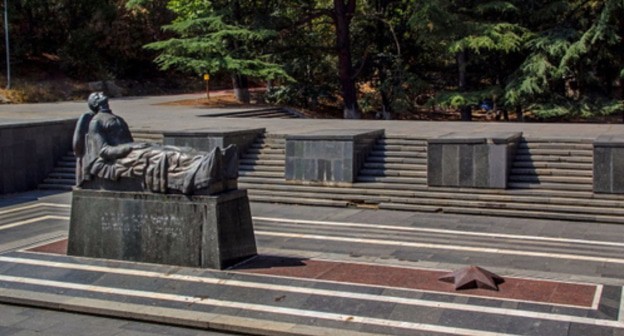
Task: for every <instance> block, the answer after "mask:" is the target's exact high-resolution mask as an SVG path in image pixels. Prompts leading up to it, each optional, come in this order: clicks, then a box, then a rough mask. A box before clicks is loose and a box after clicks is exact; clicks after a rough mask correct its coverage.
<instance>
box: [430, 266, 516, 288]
mask: <svg viewBox="0 0 624 336" xmlns="http://www.w3.org/2000/svg"><path fill="white" fill-rule="evenodd" d="M438 280H440V281H444V282H450V283H452V284H454V285H455V290H461V289H472V288H483V289H490V290H495V291H497V290H498V285H499V284H501V283H503V282H505V279H503V278H502V277H500V276H498V275H496V274H494V273H492V272H490V271H488V270H485V269H483V268H481V267H478V266H468V267H464V268H461V269H458V270H456V271H453V272H451V273H448V274H445V275H443V276H441V277H440V278H439V279H438Z"/></svg>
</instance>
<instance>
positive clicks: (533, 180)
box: [239, 135, 624, 224]
mask: <svg viewBox="0 0 624 336" xmlns="http://www.w3.org/2000/svg"><path fill="white" fill-rule="evenodd" d="M284 147H285V139H284V138H283V137H276V136H271V135H268V136H264V137H262V138H259V139H258V140H257V141H256V143H255V144H254V145H253V146H252V150H251V151H250V152H249V153H247V155H245V156H244V157H243V158H242V160H241V167H240V171H241V177H240V180H239V182H240V183H239V184H240V186H241V187H243V188H247V189H248V190H249V194H250V197H251V199H252V200H254V201H256V202H275V203H289V204H306V205H330V206H343V207H346V206H352V207H366V208H383V209H396V210H409V211H427V212H445V213H456V214H480V215H495V216H510V217H527V218H543V219H560V220H578V221H589V222H604V223H623V224H624V216H623V215H624V197H622V196H619V195H600V194H593V193H592V191H591V190H592V143H591V141H589V140H539V139H537V140H530V141H527V140H522V141H521V143H520V144H519V148H518V151H517V156H516V158H515V161H514V162H513V168H512V172H511V176H510V177H509V181H510V188H509V189H508V190H498V189H473V188H460V189H456V188H441V187H440V188H438V187H428V186H427V179H426V176H427V173H426V170H427V159H426V157H427V154H426V153H427V146H426V141H425V139H418V138H407V137H403V136H401V137H395V136H386V137H385V138H382V139H379V140H378V141H377V143H376V145H375V147H374V148H373V151H372V152H371V154H370V156H369V157H368V159H367V161H366V163H365V164H364V167H363V168H362V170H361V171H360V175H359V176H358V178H357V181H356V183H354V184H353V186H352V187H350V188H344V187H324V186H313V185H295V184H290V183H288V182H287V181H285V180H284V178H283V176H284V175H283V174H284V170H283V169H284V159H285V156H284Z"/></svg>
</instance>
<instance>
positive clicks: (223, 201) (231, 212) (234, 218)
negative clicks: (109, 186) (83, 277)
mask: <svg viewBox="0 0 624 336" xmlns="http://www.w3.org/2000/svg"><path fill="white" fill-rule="evenodd" d="M248 203H249V201H248V199H247V193H246V191H244V190H234V191H230V192H226V193H222V194H219V195H215V196H192V197H188V196H183V195H164V194H150V193H123V192H109V191H93V190H75V191H74V193H73V195H72V212H71V219H70V231H69V242H68V254H69V255H76V256H85V257H94V258H107V259H119V260H129V261H139V262H150V263H158V264H171V265H179V266H190V267H210V268H217V269H222V268H225V267H227V266H230V265H232V264H233V263H235V262H237V261H239V260H241V259H244V258H246V257H249V256H253V255H255V254H256V246H255V239H254V234H253V227H252V223H251V214H250V211H249V204H248Z"/></svg>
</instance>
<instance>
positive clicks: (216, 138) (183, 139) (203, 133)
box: [163, 128, 265, 156]
mask: <svg viewBox="0 0 624 336" xmlns="http://www.w3.org/2000/svg"><path fill="white" fill-rule="evenodd" d="M264 132H265V129H264V128H251V129H247V128H222V129H201V130H188V131H180V132H164V133H163V144H165V145H170V146H180V147H191V148H195V149H197V150H199V151H203V152H210V151H212V150H213V149H215V148H216V147H220V148H225V147H227V146H229V145H236V146H237V147H238V154H239V156H241V155H242V154H244V153H245V152H246V151H247V149H248V148H249V146H251V144H252V143H253V142H254V141H255V140H256V138H257V137H258V136H259V135H261V134H263V133H264Z"/></svg>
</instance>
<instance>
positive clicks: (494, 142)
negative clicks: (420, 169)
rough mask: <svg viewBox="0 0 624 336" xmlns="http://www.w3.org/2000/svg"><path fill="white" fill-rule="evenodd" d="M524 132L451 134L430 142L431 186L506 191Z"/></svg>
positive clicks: (428, 182)
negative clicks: (512, 164)
mask: <svg viewBox="0 0 624 336" xmlns="http://www.w3.org/2000/svg"><path fill="white" fill-rule="evenodd" d="M521 136H522V133H514V132H509V133H492V134H483V133H450V134H447V135H444V136H441V137H438V138H435V139H428V140H427V184H428V185H429V186H436V187H468V188H494V189H506V188H507V178H508V177H509V174H510V172H511V163H512V161H513V158H514V156H515V152H516V148H517V146H518V141H519V140H520V137H521Z"/></svg>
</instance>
